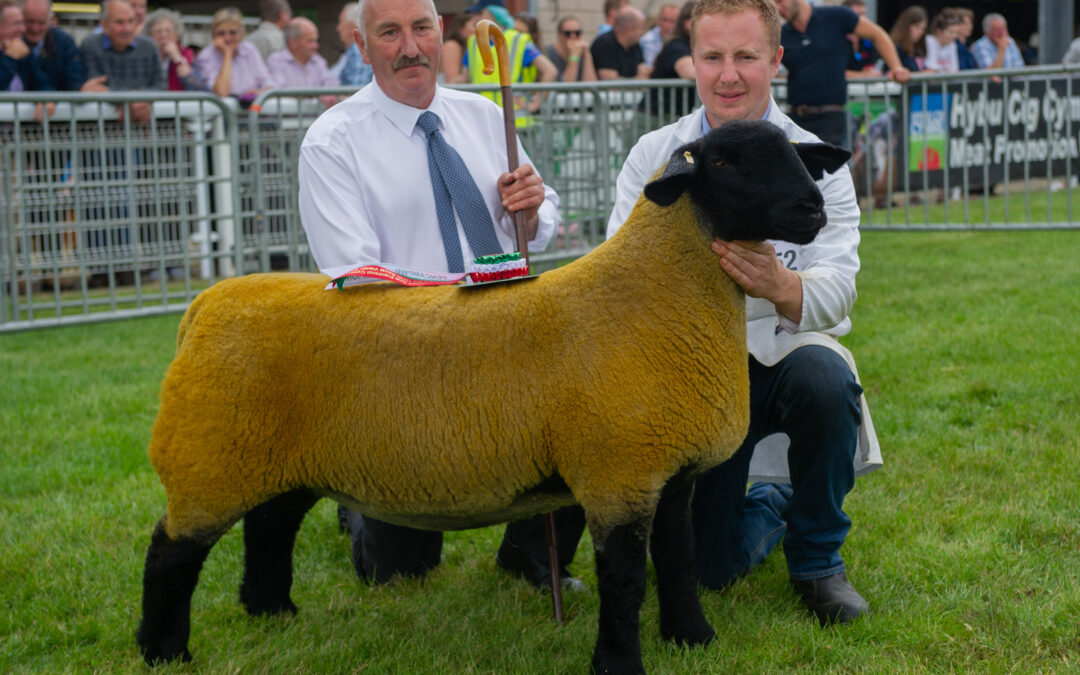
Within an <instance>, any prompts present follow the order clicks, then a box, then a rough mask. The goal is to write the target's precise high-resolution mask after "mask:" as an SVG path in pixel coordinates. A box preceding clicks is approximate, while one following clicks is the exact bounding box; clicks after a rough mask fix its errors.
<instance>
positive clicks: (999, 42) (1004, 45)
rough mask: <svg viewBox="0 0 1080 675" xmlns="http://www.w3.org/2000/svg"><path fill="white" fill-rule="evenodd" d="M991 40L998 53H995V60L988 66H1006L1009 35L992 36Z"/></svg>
mask: <svg viewBox="0 0 1080 675" xmlns="http://www.w3.org/2000/svg"><path fill="white" fill-rule="evenodd" d="M990 41H991V42H992V43H993V44H994V46H995V47H997V54H995V55H994V60H993V61H992V62H991V63H990V65H989V66H987V68H1002V67H1004V66H1005V52H1006V51H1007V50H1008V49H1009V42H1010V39H1009V36H1008V35H1003V36H1000V37H997V38H991V40H990Z"/></svg>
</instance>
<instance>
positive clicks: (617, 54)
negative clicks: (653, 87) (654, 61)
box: [589, 6, 652, 80]
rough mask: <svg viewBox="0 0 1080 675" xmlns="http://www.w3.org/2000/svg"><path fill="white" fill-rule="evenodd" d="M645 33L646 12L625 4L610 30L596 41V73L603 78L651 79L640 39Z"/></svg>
mask: <svg viewBox="0 0 1080 675" xmlns="http://www.w3.org/2000/svg"><path fill="white" fill-rule="evenodd" d="M644 33H645V15H644V14H642V13H641V10H639V9H636V8H634V7H630V6H627V7H623V8H622V9H621V10H619V13H618V14H616V15H615V23H614V24H613V25H612V28H611V30H610V31H608V32H607V33H604V34H603V35H601V36H599V37H597V38H596V39H595V40H593V43H592V46H591V47H589V51H590V52H591V53H592V57H593V65H594V66H595V67H596V76H597V77H598V78H599V79H601V80H614V79H618V78H622V77H637V78H647V77H649V73H650V72H651V70H652V69H651V68H649V67H648V66H647V65H645V57H644V55H642V53H641V45H639V44H638V42H639V41H640V40H641V36H642V35H643V34H644Z"/></svg>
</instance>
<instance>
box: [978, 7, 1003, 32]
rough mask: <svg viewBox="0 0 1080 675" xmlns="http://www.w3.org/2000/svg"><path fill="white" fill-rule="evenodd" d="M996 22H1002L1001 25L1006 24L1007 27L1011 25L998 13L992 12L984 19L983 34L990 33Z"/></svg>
mask: <svg viewBox="0 0 1080 675" xmlns="http://www.w3.org/2000/svg"><path fill="white" fill-rule="evenodd" d="M995 21H1000V22H1001V23H1003V24H1005V26H1006V27H1008V25H1009V22H1008V21H1006V20H1005V17H1004V16H1002V15H1000V14H998V13H997V12H990V13H989V14H987V15H986V16H984V17H983V23H982V28H983V33H988V32H990V24H992V23H994V22H995Z"/></svg>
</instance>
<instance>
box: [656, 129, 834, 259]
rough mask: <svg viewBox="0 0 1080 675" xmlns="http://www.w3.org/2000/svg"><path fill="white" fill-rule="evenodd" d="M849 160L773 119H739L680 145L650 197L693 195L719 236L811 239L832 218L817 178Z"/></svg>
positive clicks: (660, 200)
mask: <svg viewBox="0 0 1080 675" xmlns="http://www.w3.org/2000/svg"><path fill="white" fill-rule="evenodd" d="M850 157H851V153H850V152H848V151H847V150H844V149H842V148H838V147H836V146H834V145H829V144H828V143H792V142H791V141H789V140H788V139H787V138H786V137H785V136H784V133H783V132H782V131H780V129H779V128H777V127H776V126H774V125H772V124H770V123H768V122H764V121H744V120H733V121H731V122H727V123H725V124H723V125H722V126H720V127H717V128H716V129H713V130H712V131H711V132H709V133H708V134H707V135H705V136H704V137H702V138H700V139H698V140H697V141H694V142H693V143H688V144H687V145H684V146H682V147H681V148H679V149H678V150H676V151H675V153H674V154H673V155H672V156H671V159H670V160H669V161H668V164H667V167H666V168H665V169H664V173H663V175H662V176H660V178H657V179H656V180H654V181H653V182H651V183H649V184H648V185H646V186H645V196H646V197H648V198H649V199H651V200H652V201H654V202H656V203H657V204H660V205H661V206H668V205H670V204H672V203H674V202H675V200H677V199H678V198H679V196H680V195H681V194H682V193H683V192H684V191H687V192H689V193H690V197H691V199H693V201H694V203H695V204H696V205H697V207H698V209H700V211H701V213H702V214H703V215H704V217H705V218H706V220H707V221H708V225H709V229H710V231H711V234H712V236H714V237H719V238H720V239H725V240H728V241H731V240H740V239H747V240H758V239H780V240H784V241H790V242H794V243H796V244H807V243H809V242H811V241H813V239H814V237H815V236H816V235H817V233H818V231H819V230H820V229H821V228H822V227H824V226H825V221H826V219H825V211H824V200H823V199H822V197H821V191H820V190H818V188H817V185H815V184H814V181H815V180H818V179H820V178H821V177H822V175H823V172H825V171H829V172H832V171H836V170H837V169H838V168H840V167H841V166H843V164H844V162H846V161H847V160H848V158H850Z"/></svg>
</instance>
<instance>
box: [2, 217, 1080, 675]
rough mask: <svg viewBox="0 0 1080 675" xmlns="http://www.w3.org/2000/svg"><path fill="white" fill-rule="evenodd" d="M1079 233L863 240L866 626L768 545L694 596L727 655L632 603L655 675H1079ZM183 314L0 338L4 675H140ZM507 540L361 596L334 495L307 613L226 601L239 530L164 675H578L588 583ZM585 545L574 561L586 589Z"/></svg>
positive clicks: (299, 560) (449, 551) (307, 543)
mask: <svg viewBox="0 0 1080 675" xmlns="http://www.w3.org/2000/svg"><path fill="white" fill-rule="evenodd" d="M1078 253H1080V232H1074V231H1067V232H1066V231H1060V232H1033V233H1020V232H956V233H889V232H873V233H867V234H866V235H865V236H864V239H863V244H862V248H861V254H862V258H863V271H862V272H861V273H860V275H859V291H860V297H859V301H858V303H857V304H856V311H855V313H854V316H853V319H854V325H855V329H854V332H853V333H852V334H851V335H850V336H849V337H848V338H846V339H845V343H846V344H847V345H848V346H849V347H850V348H851V349H852V351H853V352H854V353H855V355H856V357H857V359H858V364H859V369H860V375H861V376H862V379H863V382H864V384H865V386H866V389H867V393H868V396H869V401H870V406H871V409H872V411H873V414H874V422H875V424H876V426H877V431H878V435H879V437H880V440H881V444H882V447H883V450H884V455H885V461H886V464H885V467H884V468H883V469H882V470H880V471H878V472H876V473H874V474H871V475H869V476H867V477H865V478H861V479H859V481H858V483H857V484H856V488H855V490H854V491H853V492H852V493H851V495H850V496H849V498H848V500H847V503H846V508H847V510H848V512H849V513H850V514H851V515H852V517H853V520H854V527H853V529H852V532H851V535H850V537H849V539H848V542H847V544H846V546H845V547H844V549H843V551H842V553H843V554H844V557H845V559H846V561H847V563H848V566H849V570H850V574H851V578H852V580H853V581H854V583H855V584H856V586H857V587H858V588H859V589H860V591H862V593H863V594H864V595H865V596H866V597H867V599H868V600H869V601H870V603H871V604H872V606H873V608H874V614H873V615H872V616H870V617H868V618H867V619H865V620H860V621H859V622H857V623H856V624H854V625H850V626H846V627H842V628H835V629H829V630H821V629H819V628H817V626H816V624H815V623H814V622H813V621H812V620H811V619H810V618H809V617H808V616H807V615H806V614H805V612H804V610H803V609H802V608H801V607H800V606H799V604H798V602H797V601H796V599H795V597H794V595H793V594H792V592H791V591H790V589H789V588H788V584H787V578H786V573H785V568H784V561H783V555H782V554H781V553H780V552H775V553H774V554H773V555H772V556H771V557H770V558H769V559H768V560H767V561H766V563H765V565H764V566H763V567H762V568H760V569H759V570H757V571H755V572H754V573H753V574H752V575H751V576H750V577H748V578H746V579H744V580H742V581H740V582H738V583H737V584H736V585H735V586H734V587H733V588H731V589H729V590H727V591H725V592H721V593H717V592H706V593H704V594H703V604H704V607H705V610H706V613H707V615H708V617H709V619H710V620H711V622H712V624H713V625H714V627H715V628H716V629H717V632H718V637H717V640H716V641H715V642H714V644H712V645H711V646H709V647H708V648H706V649H702V650H695V651H683V650H680V649H677V648H674V647H672V646H670V645H668V644H666V643H664V642H662V641H661V640H660V639H659V638H658V636H657V632H658V629H657V604H656V599H655V593H654V590H655V589H654V587H653V586H651V585H650V589H649V595H648V597H647V600H646V604H645V608H644V611H643V614H642V628H643V632H642V635H643V652H644V659H645V663H646V667H647V668H649V669H650V671H651V672H653V673H730V672H746V673H761V672H796V671H798V672H802V671H807V672H822V673H825V672H828V673H832V672H872V673H893V672H917V673H919V672H927V673H969V672H978V673H1007V672H1008V673H1012V672H1023V673H1027V672H1078V671H1080V573H1078V571H1077V570H1078V567H1080V563H1078V561H1080V500H1078V499H1077V485H1078V479H1077V475H1078V473H1077V470H1076V464H1077V461H1078V460H1080V432H1078V431H1077V422H1078V420H1080V415H1078V411H1080V393H1078V392H1080V388H1078V386H1077V382H1076V380H1077V375H1078V373H1080V367H1078V363H1080V360H1078V358H1077V357H1078V347H1080V345H1078V341H1077V337H1076V336H1077V328H1076V322H1077V317H1078V316H1080V292H1078V289H1080V266H1078V265H1077V263H1076V258H1077V254H1078ZM178 322H179V317H178V316H166V317H156V318H147V319H139V320H131V321H124V322H116V323H105V324H98V325H93V326H78V327H68V328H62V329H51V330H44V331H34V332H27V333H20V334H11V335H0V466H2V469H0V672H5V673H7V672H42V673H54V672H100V673H123V672H146V671H145V668H144V667H143V666H142V665H141V661H140V659H139V657H138V654H137V651H136V648H135V645H134V639H133V633H134V631H135V627H136V625H137V623H138V618H139V614H140V610H139V603H140V595H141V574H142V564H143V556H144V554H145V551H146V546H147V544H148V542H149V536H150V531H151V528H152V527H153V524H154V522H155V521H156V520H157V519H158V517H159V516H160V515H161V513H162V512H163V509H164V506H165V503H164V493H163V490H162V489H161V486H160V484H159V483H158V481H157V478H156V476H155V475H154V473H153V472H152V470H151V469H150V467H149V463H148V461H147V459H146V454H145V448H146V445H147V441H148V437H149V431H150V426H151V424H152V422H153V418H154V414H155V409H156V405H157V403H156V401H157V388H158V385H159V383H160V380H161V377H162V374H163V373H164V370H165V368H166V366H167V364H168V362H169V359H170V356H171V354H172V351H173V349H174V347H173V345H174V335H175V330H176V326H177V324H178ZM500 536H501V528H488V529H484V530H476V531H471V532H464V533H451V534H449V535H448V536H447V546H446V549H445V559H444V562H443V564H442V565H441V566H440V567H439V568H438V569H437V570H436V571H435V572H434V573H433V574H431V575H430V576H429V577H428V578H427V579H426V580H423V581H416V580H413V581H408V582H402V583H398V584H395V585H392V586H390V587H382V588H367V587H364V586H362V585H361V584H360V583H359V582H358V581H357V580H356V578H355V576H354V574H353V572H352V569H351V567H350V565H349V564H348V561H347V560H348V559H347V555H346V551H347V546H348V545H347V541H346V538H345V537H344V536H342V535H340V534H338V533H337V531H336V523H335V518H334V506H333V504H331V503H330V502H325V501H324V502H321V503H320V504H319V505H318V506H316V508H315V510H314V511H313V512H312V513H311V515H310V516H309V517H308V520H307V521H305V524H304V527H303V528H302V529H301V532H300V536H299V540H298V544H297V552H296V563H295V564H296V582H295V584H294V590H293V599H294V600H295V601H296V603H297V604H298V605H299V606H300V613H299V614H298V615H297V616H295V617H288V618H269V619H267V618H250V617H248V616H247V615H245V613H244V612H243V610H242V608H241V607H240V605H239V603H238V601H237V587H238V584H239V576H240V567H241V556H242V550H241V546H240V544H241V536H240V531H239V528H236V529H234V530H233V531H231V532H230V533H229V534H228V535H226V537H225V538H224V539H223V540H222V541H221V543H220V544H219V545H218V546H217V547H216V548H215V549H214V550H213V552H212V553H211V555H210V557H209V559H208V561H207V563H206V566H205V567H204V570H203V573H202V577H201V581H200V585H199V587H198V589H197V591H196V593H195V597H194V601H193V613H192V619H193V626H192V638H191V643H190V646H191V649H192V652H193V653H194V655H195V661H194V663H192V664H190V665H188V666H171V667H167V668H163V669H161V672H164V673H171V672H198V673H219V672H228V673H249V672H256V673H262V672H275V673H277V672H305V673H323V672H371V673H563V672H584V671H585V670H586V668H587V663H588V659H589V655H590V653H591V649H592V642H593V639H594V637H595V632H596V615H597V601H596V598H595V594H594V592H590V593H586V594H575V595H571V596H569V597H568V598H567V615H568V621H567V623H566V624H565V625H564V626H562V627H561V628H560V627H557V626H555V625H554V622H553V620H552V619H551V618H550V606H549V602H548V600H547V598H546V597H545V596H544V595H543V594H541V593H536V592H533V591H531V590H529V589H528V588H527V587H526V586H525V585H524V584H523V583H521V582H517V581H513V580H511V579H509V578H507V577H506V575H504V574H502V573H499V572H497V571H496V570H495V567H494V564H493V556H494V551H495V548H496V546H497V544H498V540H499V537H500ZM591 565H592V554H591V551H590V550H589V548H588V547H587V546H583V547H582V548H581V549H580V550H579V553H578V560H577V561H576V562H575V564H574V568H573V569H574V570H575V571H576V572H577V573H578V574H579V575H580V576H582V577H583V578H584V579H585V580H586V582H587V583H589V584H590V587H591V588H592V589H595V575H594V574H593V572H592V571H591Z"/></svg>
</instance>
